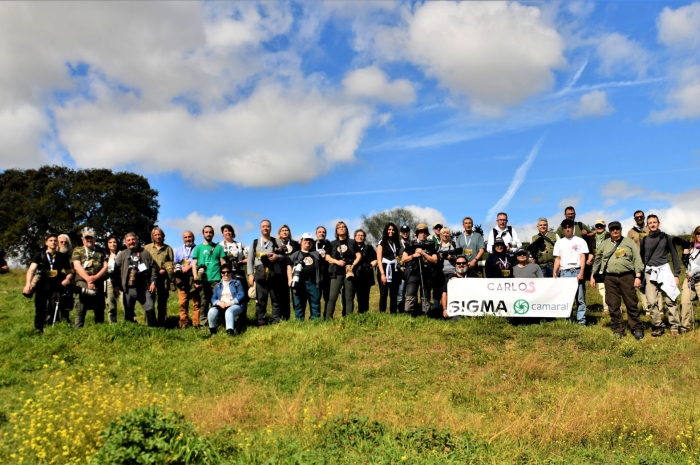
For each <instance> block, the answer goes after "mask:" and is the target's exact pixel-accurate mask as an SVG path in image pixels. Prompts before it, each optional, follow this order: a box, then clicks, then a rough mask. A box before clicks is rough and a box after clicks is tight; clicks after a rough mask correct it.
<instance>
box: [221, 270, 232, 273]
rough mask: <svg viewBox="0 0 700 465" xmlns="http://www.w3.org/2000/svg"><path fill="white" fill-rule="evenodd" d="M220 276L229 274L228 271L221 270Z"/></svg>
mask: <svg viewBox="0 0 700 465" xmlns="http://www.w3.org/2000/svg"><path fill="white" fill-rule="evenodd" d="M221 274H231V272H230V271H224V270H221Z"/></svg>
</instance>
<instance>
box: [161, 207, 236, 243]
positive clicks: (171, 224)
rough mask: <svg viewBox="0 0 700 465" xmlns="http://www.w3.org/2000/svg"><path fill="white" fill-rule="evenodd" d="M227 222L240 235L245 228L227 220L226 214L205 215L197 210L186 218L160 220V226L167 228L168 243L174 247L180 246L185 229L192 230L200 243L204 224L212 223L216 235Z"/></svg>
mask: <svg viewBox="0 0 700 465" xmlns="http://www.w3.org/2000/svg"><path fill="white" fill-rule="evenodd" d="M225 224H230V225H231V226H233V229H234V230H235V231H236V233H238V235H240V232H241V231H242V230H243V229H239V228H238V226H237V225H236V224H235V223H233V222H232V221H229V220H227V219H226V217H224V215H210V216H205V215H202V214H201V213H199V212H196V211H193V212H192V213H190V214H189V215H187V216H186V217H184V218H166V219H164V220H161V221H160V226H161V227H162V228H163V229H165V230H166V235H167V238H168V243H169V244H170V245H171V246H172V247H179V246H180V244H181V243H182V233H183V232H185V231H192V232H193V233H194V237H195V242H196V243H199V242H201V241H202V228H204V226H206V225H210V226H211V227H213V228H214V232H215V233H216V236H220V231H221V226H223V225H225Z"/></svg>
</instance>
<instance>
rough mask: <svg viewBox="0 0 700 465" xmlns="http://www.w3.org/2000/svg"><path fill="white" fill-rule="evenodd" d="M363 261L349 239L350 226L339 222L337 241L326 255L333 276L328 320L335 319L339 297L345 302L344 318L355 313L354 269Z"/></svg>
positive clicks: (327, 313)
mask: <svg viewBox="0 0 700 465" xmlns="http://www.w3.org/2000/svg"><path fill="white" fill-rule="evenodd" d="M361 259H362V256H361V255H360V252H359V250H356V248H355V241H353V240H352V239H350V238H349V237H348V225H347V224H345V222H343V221H338V223H337V224H336V225H335V240H334V241H333V242H331V254H330V255H328V254H326V260H327V261H328V262H329V263H330V266H329V267H328V273H329V274H330V276H331V291H330V296H329V297H328V305H327V306H326V315H325V317H326V319H330V318H333V313H334V312H335V302H336V301H337V300H338V296H342V298H343V300H344V301H345V312H344V313H343V316H346V315H350V314H351V313H352V312H353V297H354V295H355V290H354V286H353V279H354V268H355V266H356V265H357V264H358V263H359V262H360V260H361Z"/></svg>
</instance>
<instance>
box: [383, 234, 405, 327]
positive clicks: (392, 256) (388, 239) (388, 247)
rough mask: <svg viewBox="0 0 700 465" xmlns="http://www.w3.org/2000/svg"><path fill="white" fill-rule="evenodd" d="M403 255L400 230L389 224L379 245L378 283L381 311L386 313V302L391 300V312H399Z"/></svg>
mask: <svg viewBox="0 0 700 465" xmlns="http://www.w3.org/2000/svg"><path fill="white" fill-rule="evenodd" d="M401 255H403V246H402V245H401V238H400V237H399V228H398V227H397V226H396V225H395V224H394V223H388V224H387V225H386V226H384V231H382V240H381V241H379V244H377V281H378V282H379V311H380V312H386V301H387V298H388V299H389V312H391V313H396V312H397V310H398V302H397V298H398V294H399V286H401V280H402V279H403V276H401V272H400V271H399V261H400V260H401Z"/></svg>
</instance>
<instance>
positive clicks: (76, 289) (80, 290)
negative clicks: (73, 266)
mask: <svg viewBox="0 0 700 465" xmlns="http://www.w3.org/2000/svg"><path fill="white" fill-rule="evenodd" d="M73 294H76V295H86V296H90V297H94V296H96V295H97V291H96V290H95V289H88V288H86V287H80V286H73Z"/></svg>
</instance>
